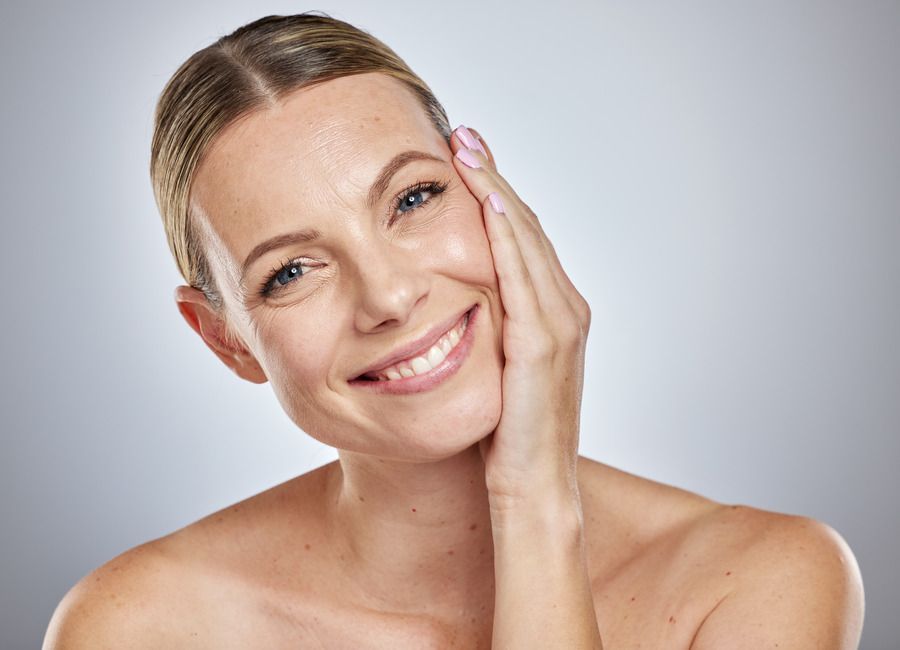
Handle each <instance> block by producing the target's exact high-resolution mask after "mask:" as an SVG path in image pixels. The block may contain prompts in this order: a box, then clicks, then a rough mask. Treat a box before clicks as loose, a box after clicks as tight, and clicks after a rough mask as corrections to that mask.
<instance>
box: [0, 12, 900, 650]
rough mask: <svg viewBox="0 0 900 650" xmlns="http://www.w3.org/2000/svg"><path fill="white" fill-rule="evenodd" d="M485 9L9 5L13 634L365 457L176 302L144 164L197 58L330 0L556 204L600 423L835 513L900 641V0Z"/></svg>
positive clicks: (637, 445) (650, 461) (621, 438)
mask: <svg viewBox="0 0 900 650" xmlns="http://www.w3.org/2000/svg"><path fill="white" fill-rule="evenodd" d="M676 4H677V7H676V6H675V5H676ZM479 5H481V3H477V4H476V3H475V2H441V3H437V2H424V1H422V0H416V1H408V2H393V3H384V2H379V3H373V2H363V1H357V2H350V1H347V2H322V3H317V4H303V3H289V2H252V3H251V2H243V3H241V2H235V1H228V0H224V1H223V0H217V1H216V2H185V1H179V2H172V1H170V0H164V1H158V2H154V3H149V4H148V3H140V4H137V3H123V2H112V1H94V2H81V3H69V2H62V1H56V2H41V3H26V2H18V3H13V2H4V4H3V5H2V9H0V52H2V60H3V65H2V66H0V76H2V83H0V88H2V93H3V95H2V97H3V101H2V103H0V129H2V148H0V165H2V169H0V171H2V173H0V183H2V192H0V206H2V219H3V228H2V236H0V248H2V255H0V274H2V278H3V282H2V284H0V292H2V305H3V318H2V321H0V322H2V337H0V346H2V348H0V350H2V360H3V364H2V365H3V371H2V374H0V376H2V391H0V413H2V415H0V418H2V419H0V427H2V452H0V489H2V495H3V499H2V505H0V508H2V509H0V544H2V553H0V647H2V648H4V650H6V649H9V650H16V649H19V648H23V649H24V648H36V647H38V646H39V644H40V641H41V639H42V638H43V634H44V630H45V628H46V625H47V622H48V620H49V618H50V615H51V613H52V612H53V609H54V607H55V606H56V604H57V603H58V601H59V600H60V598H62V596H63V594H64V593H65V592H66V591H67V590H68V588H69V587H71V586H72V585H73V584H74V583H75V582H76V581H77V580H78V579H79V578H81V577H82V576H83V575H85V574H86V573H88V572H89V571H90V570H91V569H93V568H94V567H96V566H98V565H100V564H102V563H103V562H105V561H107V560H109V559H110V558H112V557H113V556H114V555H117V554H119V553H121V552H123V551H125V550H126V549H128V548H130V547H132V546H134V545H136V544H139V543H141V542H143V541H146V540H149V539H151V538H155V537H158V536H161V535H164V534H166V533H168V532H170V531H172V530H174V529H176V528H180V527H181V526H184V525H186V524H188V523H190V522H192V521H194V520H196V519H198V518H200V517H201V516H203V515H205V514H208V513H209V512H211V511H213V510H215V509H218V508H221V507H224V506H226V505H228V504H230V503H233V502H234V501H237V500H240V499H242V498H245V497H247V496H250V495H251V494H254V493H257V492H259V491H262V490H264V489H266V488H268V487H270V486H272V485H274V484H276V483H279V482H281V481H284V480H287V479H289V478H290V477H293V476H295V475H297V474H300V473H303V472H306V471H308V470H310V469H312V468H315V467H318V466H320V465H322V464H324V463H326V462H329V461H331V460H332V459H334V458H336V453H335V452H334V450H333V449H331V448H328V447H324V446H322V445H320V444H319V443H317V442H315V441H314V440H312V439H311V438H309V437H308V436H307V435H305V434H304V433H302V432H301V431H298V430H297V429H296V428H295V427H294V426H293V425H292V424H291V423H290V421H289V420H288V418H287V416H286V415H284V413H283V412H282V411H281V409H280V406H279V405H278V403H277V401H276V400H275V398H274V396H273V394H272V392H271V388H270V387H269V386H268V385H262V386H255V385H252V384H249V383H245V382H242V381H241V380H239V379H238V378H237V377H236V376H234V375H232V374H231V373H230V372H229V371H228V370H227V369H226V368H225V367H224V366H223V365H221V363H220V362H219V361H218V360H217V359H216V358H215V356H214V355H213V354H212V353H210V351H209V350H208V349H207V348H206V347H205V345H203V344H202V342H201V341H200V339H199V338H198V337H197V336H196V335H195V334H194V332H193V331H191V330H190V329H189V328H188V326H187V325H186V324H185V323H184V321H183V320H182V318H181V316H180V315H179V314H178V312H177V310H176V308H175V302H174V300H173V295H172V292H173V289H174V287H175V286H176V285H177V284H180V283H181V282H182V279H181V277H180V276H179V275H178V274H177V271H176V267H175V263H174V261H173V260H172V259H171V257H170V254H169V251H168V248H167V246H166V242H165V237H164V234H163V229H162V225H161V221H160V218H159V216H158V214H157V212H156V208H155V205H154V202H153V196H152V192H151V187H150V182H149V177H148V173H147V166H148V157H149V143H150V136H151V129H152V111H153V107H154V102H155V101H156V98H157V96H158V94H159V92H160V91H161V90H162V87H163V85H164V83H165V82H166V80H167V79H168V78H169V76H170V75H171V74H172V73H173V72H174V71H175V69H176V67H177V66H178V65H179V64H180V63H181V62H182V61H183V60H184V59H185V58H186V57H187V56H189V55H190V54H191V53H192V52H194V51H195V50H197V49H199V48H201V47H203V46H205V45H207V44H209V43H210V42H212V41H213V40H214V39H215V38H217V37H218V36H220V35H222V34H224V33H226V32H229V31H231V30H233V29H234V28H236V27H238V26H239V25H241V24H244V23H246V22H248V21H250V20H252V19H255V18H258V17H260V16H263V15H266V14H271V13H278V14H286V13H298V12H301V11H305V10H310V9H320V10H323V11H326V12H328V13H329V14H331V15H332V16H334V17H336V18H341V19H344V20H347V21H349V22H351V23H353V24H355V25H357V26H359V27H361V28H363V29H366V30H367V31H370V32H371V33H373V34H374V35H375V36H377V37H379V38H381V39H383V40H384V41H386V42H387V43H388V45H390V46H391V47H392V48H394V49H395V50H396V51H397V52H398V53H399V54H400V55H401V56H402V57H404V58H405V59H406V60H407V62H408V63H409V64H410V65H411V66H412V68H413V69H414V70H415V71H416V72H418V73H419V74H420V75H421V76H422V77H423V78H424V79H425V80H426V81H427V82H428V83H429V84H430V85H431V86H432V88H433V90H434V91H435V93H436V94H437V96H438V97H439V99H441V101H442V102H443V103H444V105H445V107H446V109H447V112H448V114H449V116H450V120H451V122H452V125H453V126H456V125H457V124H459V123H460V122H464V123H465V124H467V125H470V126H474V127H476V128H477V129H478V130H479V131H481V132H482V133H483V134H485V136H486V137H487V138H489V141H490V144H491V147H492V149H493V151H494V152H495V155H496V157H497V159H498V164H499V168H500V171H501V173H503V174H504V175H505V176H506V177H507V179H509V180H510V182H511V183H512V185H513V187H514V188H517V190H518V192H519V194H520V195H521V196H522V197H523V198H524V199H525V200H526V201H527V202H528V203H529V204H530V205H531V206H532V208H534V210H535V211H536V212H537V214H538V216H539V217H541V218H542V221H543V223H544V225H545V229H546V231H547V233H548V235H549V236H550V238H551V240H552V241H554V242H555V244H556V247H557V249H558V251H559V254H560V257H561V259H562V261H563V263H564V265H565V267H566V269H567V270H568V271H569V274H570V275H571V277H572V278H573V280H574V281H575V284H576V285H577V286H578V287H579V288H580V289H581V291H582V293H583V294H584V295H585V296H586V297H587V298H588V300H589V301H590V303H591V305H592V308H593V313H594V322H593V326H592V331H591V336H590V339H589V343H588V355H589V358H588V361H587V370H586V378H585V399H584V410H583V418H582V431H583V433H582V447H581V452H582V453H583V454H584V455H587V456H589V457H592V458H595V459H598V460H601V461H604V462H606V463H610V464H612V465H615V466H617V467H620V468H622V469H625V470H627V471H630V472H634V473H637V474H640V475H643V476H647V477H650V478H653V479H656V480H659V481H663V482H666V483H670V484H673V485H677V486H681V487H683V488H686V489H689V490H693V491H696V492H699V493H701V494H704V495H706V496H709V497H711V498H713V499H717V500H721V501H726V502H732V503H743V504H749V505H753V506H756V507H760V508H766V509H771V510H777V511H781V512H788V513H797V514H803V515H809V516H812V517H815V518H817V519H820V520H822V521H825V522H827V523H828V524H830V525H831V526H833V527H834V528H835V529H837V530H838V531H839V532H840V533H841V534H842V535H843V536H844V538H845V539H846V540H847V541H848V542H849V544H850V546H851V547H852V548H853V550H854V551H855V553H856V556H857V558H858V560H859V563H860V566H861V568H862V573H863V577H864V581H865V587H866V598H867V612H866V614H867V615H866V624H865V629H864V633H863V644H862V647H864V648H868V649H882V648H884V649H887V648H900V616H897V612H898V604H897V603H898V602H900V586H898V585H900V561H898V560H900V557H898V555H900V553H898V548H900V506H898V504H897V500H898V496H900V478H898V473H897V466H898V464H900V442H898V427H900V255H898V247H900V183H898V180H900V125H898V116H900V74H898V64H900V3H898V2H896V1H894V2H888V1H875V0H872V1H868V2H851V1H847V2H833V1H818V2H809V1H794V2H776V1H767V2H755V3H736V2H718V1H712V0H710V1H708V2H696V1H693V2H692V1H688V2H680V3H669V2H631V3H619V2H587V1H584V2H572V1H569V2H565V1H561V2H554V3H549V4H546V3H527V2H519V3H516V4H515V5H513V3H510V2H504V3H498V4H495V5H487V6H479ZM513 6H515V7H516V10H515V11H511V7H513Z"/></svg>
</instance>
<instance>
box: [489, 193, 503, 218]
mask: <svg viewBox="0 0 900 650" xmlns="http://www.w3.org/2000/svg"><path fill="white" fill-rule="evenodd" d="M488 201H490V202H491V207H492V208H494V212H499V213H500V214H506V210H504V209H503V201H501V200H500V195H499V194H497V193H496V192H491V193H490V194H488Z"/></svg>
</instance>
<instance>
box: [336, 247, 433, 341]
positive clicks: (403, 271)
mask: <svg viewBox="0 0 900 650" xmlns="http://www.w3.org/2000/svg"><path fill="white" fill-rule="evenodd" d="M421 255H422V252H421V251H406V250H400V249H398V248H397V247H396V246H391V245H389V244H382V245H378V244H373V245H372V246H370V247H368V248H367V250H366V253H365V255H364V256H363V257H358V258H357V260H358V263H357V265H356V274H355V275H356V277H357V278H358V283H357V301H356V313H355V318H354V320H355V325H356V328H357V329H358V330H359V331H360V332H374V331H378V330H379V329H385V328H388V327H391V326H397V325H403V324H405V323H406V322H407V321H408V320H409V319H410V316H411V315H412V314H413V313H414V311H415V310H416V309H417V308H418V307H419V306H420V303H424V301H425V299H426V297H427V296H428V286H429V285H428V283H429V280H428V275H427V274H426V273H424V272H423V271H424V269H423V268H422V267H423V265H422V264H417V263H416V259H417V258H418V257H420V256H421Z"/></svg>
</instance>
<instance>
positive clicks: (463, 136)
mask: <svg viewBox="0 0 900 650" xmlns="http://www.w3.org/2000/svg"><path fill="white" fill-rule="evenodd" d="M456 134H457V135H458V136H459V139H460V140H462V143H463V144H464V145H466V146H467V147H468V148H469V149H474V150H475V151H480V152H481V153H482V154H484V156H485V158H486V157H487V151H485V150H484V147H483V146H481V142H479V141H478V139H477V138H476V137H475V136H474V135H472V132H471V131H469V129H467V128H466V127H465V126H464V125H463V124H460V125H459V126H458V127H456Z"/></svg>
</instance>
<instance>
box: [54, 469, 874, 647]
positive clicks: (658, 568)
mask: <svg viewBox="0 0 900 650" xmlns="http://www.w3.org/2000/svg"><path fill="white" fill-rule="evenodd" d="M339 471H340V469H339V466H338V463H330V464H328V465H325V466H323V467H320V468H318V469H316V470H314V471H312V472H309V473H307V474H305V475H303V476H300V477H297V478H295V479H292V480H291V481H288V482H286V483H283V484H280V485H278V486H275V487H273V488H271V489H269V490H267V491H265V492H263V493H261V494H258V495H255V496H253V497H251V498H249V499H246V500H244V501H241V502H240V503H237V504H235V505H233V506H230V507H228V508H225V509H223V510H221V511H219V512H216V513H213V514H211V515H209V516H208V517H205V518H204V519H201V520H200V521H198V522H196V523H193V524H191V525H189V526H187V527H185V528H183V529H181V530H178V531H176V532H174V533H172V534H170V535H167V536H165V537H163V538H160V539H158V540H154V541H151V542H148V543H147V544H144V545H142V546H140V547H137V548H135V549H132V550H130V551H128V552H126V553H123V554H122V555H120V556H119V557H117V558H115V559H113V560H111V561H110V562H108V563H107V564H105V565H104V566H102V567H100V568H98V569H96V570H95V571H93V572H92V573H91V574H90V575H88V576H86V577H85V578H84V579H83V580H82V581H81V582H80V583H79V585H77V586H76V587H75V588H74V589H73V590H72V591H71V592H70V593H69V594H68V595H67V599H66V600H65V601H63V603H62V604H61V606H60V612H65V611H68V612H69V614H70V616H68V619H69V620H72V619H73V618H77V619H78V620H81V621H82V625H80V626H79V628H80V629H81V630H86V629H87V630H90V635H91V638H92V639H94V640H96V639H97V638H98V635H99V638H108V639H111V640H112V639H117V640H118V641H117V642H116V643H115V644H112V645H115V647H124V648H128V647H134V648H142V647H148V648H149V647H160V646H165V647H178V648H247V647H267V648H273V649H274V648H296V647H308V648H319V647H321V648H362V647H365V648H398V649H399V648H448V647H458V648H473V649H474V648H490V639H491V626H492V609H493V590H492V581H491V580H489V579H486V580H485V581H484V584H483V590H482V591H481V593H477V592H474V593H471V595H470V600H469V602H467V603H466V604H464V606H462V607H459V608H456V609H449V608H447V607H446V606H445V603H444V602H442V601H441V600H440V599H439V600H435V601H431V602H427V603H421V606H420V607H409V608H408V609H406V610H394V611H384V610H383V609H379V608H378V607H377V606H373V603H372V602H371V601H370V600H369V598H368V597H367V596H366V595H364V594H362V593H360V592H359V590H358V589H359V588H358V585H356V584H355V583H354V579H353V575H352V574H351V575H347V571H346V570H345V567H346V566H347V561H348V556H349V553H348V551H347V550H346V549H344V548H342V547H340V546H335V545H334V544H332V542H331V539H330V538H329V536H328V532H329V522H328V521H327V515H326V513H325V508H324V507H323V505H322V504H323V503H327V501H328V499H329V498H331V497H330V496H329V495H330V491H331V490H333V489H334V486H335V485H336V484H337V481H336V480H335V479H336V474H337V473H339ZM579 477H580V478H579V485H580V489H581V494H582V499H583V507H584V513H585V522H586V528H587V530H586V537H587V540H588V542H589V549H590V552H589V565H590V575H591V584H592V586H593V595H594V602H595V606H596V611H597V619H598V623H599V625H600V628H601V630H602V633H603V641H604V646H605V647H609V648H637V647H645V648H647V647H651V648H656V647H658V648H663V647H665V648H684V649H688V648H692V647H694V648H699V647H702V646H699V645H697V644H696V641H697V634H698V629H699V627H700V625H701V624H702V623H703V622H704V621H705V620H706V619H707V617H708V615H709V613H710V612H711V611H712V610H713V609H714V608H715V607H716V605H717V604H719V603H720V602H721V601H722V599H723V598H724V597H725V596H727V595H729V594H734V593H735V592H739V591H740V590H741V589H742V588H744V589H747V590H751V589H753V585H754V582H763V583H766V582H768V583H769V585H768V586H769V588H770V589H773V590H775V591H778V590H779V589H783V590H784V592H785V593H789V592H790V591H791V585H789V584H783V583H781V582H779V580H778V579H777V576H773V575H772V574H773V572H772V571H771V570H770V569H768V568H767V566H768V565H770V564H772V563H774V564H776V565H778V566H780V565H782V563H783V561H782V560H781V558H783V556H784V554H785V547H784V544H785V543H787V544H792V545H794V547H795V548H799V547H801V546H803V545H804V544H805V549H806V552H808V553H810V564H814V563H819V562H827V563H834V562H835V558H834V556H833V554H832V550H833V546H832V541H831V540H830V539H829V537H828V536H827V535H825V534H823V532H822V530H821V528H819V526H820V525H819V524H817V522H814V521H812V520H808V519H806V518H802V517H795V516H791V515H782V514H779V513H773V512H769V511H765V510H759V509H756V508H750V507H747V506H732V505H724V504H719V503H717V502H714V501H712V500H709V499H706V498H704V497H702V496H700V495H697V494H694V493H691V492H687V491H684V490H681V489H679V488H676V487H672V486H668V485H664V484H661V483H657V482H655V481H651V480H648V479H645V478H642V477H639V476H636V475H634V474H630V473H627V472H623V471H621V470H618V469H616V468H614V467H611V466H609V465H605V464H602V463H598V462H596V461H593V460H590V459H588V458H584V457H581V458H580V459H579ZM298 506H299V507H298ZM471 525H472V524H470V523H468V520H467V519H461V520H459V521H454V522H450V527H451V528H455V529H457V530H459V531H460V532H461V533H463V534H464V533H470V534H471V533H472V532H473V531H470V530H469V528H470V527H471ZM448 550H452V549H447V550H444V549H443V548H441V549H435V550H434V555H435V556H438V555H441V554H445V553H446V552H447V551H448ZM471 552H472V551H470V553H471ZM491 552H492V548H491V547H490V545H487V546H486V547H484V548H481V549H478V550H477V551H475V552H474V553H473V554H472V555H469V556H465V557H460V556H459V555H457V554H455V555H457V557H458V559H460V560H461V561H463V562H465V563H467V564H471V565H475V566H481V565H482V564H483V565H484V566H485V576H486V577H489V576H490V575H491V574H490V568H489V567H490V562H491ZM421 580H422V581H427V580H428V575H427V572H424V571H423V575H422V576H421ZM837 583H838V584H835V585H833V586H834V587H837V586H839V583H840V581H837ZM391 587H393V588H394V589H395V590H396V592H397V593H398V594H402V593H404V590H405V588H406V586H405V585H403V584H396V585H391ZM851 596H852V594H851ZM843 600H844V602H843V603H842V604H841V605H840V606H838V607H837V608H836V609H835V611H838V612H840V611H845V612H846V613H845V615H846V616H850V617H852V616H856V615H861V612H858V611H857V610H858V609H859V608H860V607H861V603H859V602H854V600H853V598H852V597H850V598H847V596H846V594H845V596H844V599H843ZM76 613H77V614H76ZM72 614H76V616H72ZM759 615H760V617H761V618H762V619H763V620H765V618H766V617H768V616H770V615H771V613H770V612H767V611H766V608H765V607H761V608H760V614H759ZM58 616H59V614H58ZM161 620H164V621H165V625H160V623H159V622H160V621H161ZM825 623H826V622H825V621H822V624H825ZM859 625H860V626H861V620H860V621H859ZM857 629H858V628H857ZM58 633H62V631H61V630H56V629H54V627H53V626H51V629H50V630H49V632H48V644H49V647H54V648H67V647H80V646H78V645H77V641H76V640H75V638H76V636H77V635H78V634H79V633H80V632H79V631H77V630H73V629H72V628H69V629H68V630H67V631H65V634H70V635H71V636H69V637H65V638H63V637H62V636H59V637H58V636H56V635H57V634H58ZM107 635H108V636H107ZM851 636H852V635H851ZM54 638H55V644H54ZM129 639H130V643H131V644H132V645H128V644H127V643H126V640H129ZM692 643H693V644H694V645H692ZM854 643H856V642H855V641H853V639H849V640H848V641H847V644H846V645H843V646H841V645H831V646H823V647H835V648H840V647H847V648H850V647H855V645H854ZM142 644H145V645H142ZM45 647H47V646H45ZM94 647H96V646H94ZM101 647H102V646H101ZM707 647H714V645H709V646H707ZM748 647H749V646H748ZM773 647H774V646H773ZM781 647H805V646H802V645H800V646H793V645H791V643H790V640H789V639H786V640H785V642H784V643H782V644H781ZM809 647H812V646H809Z"/></svg>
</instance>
